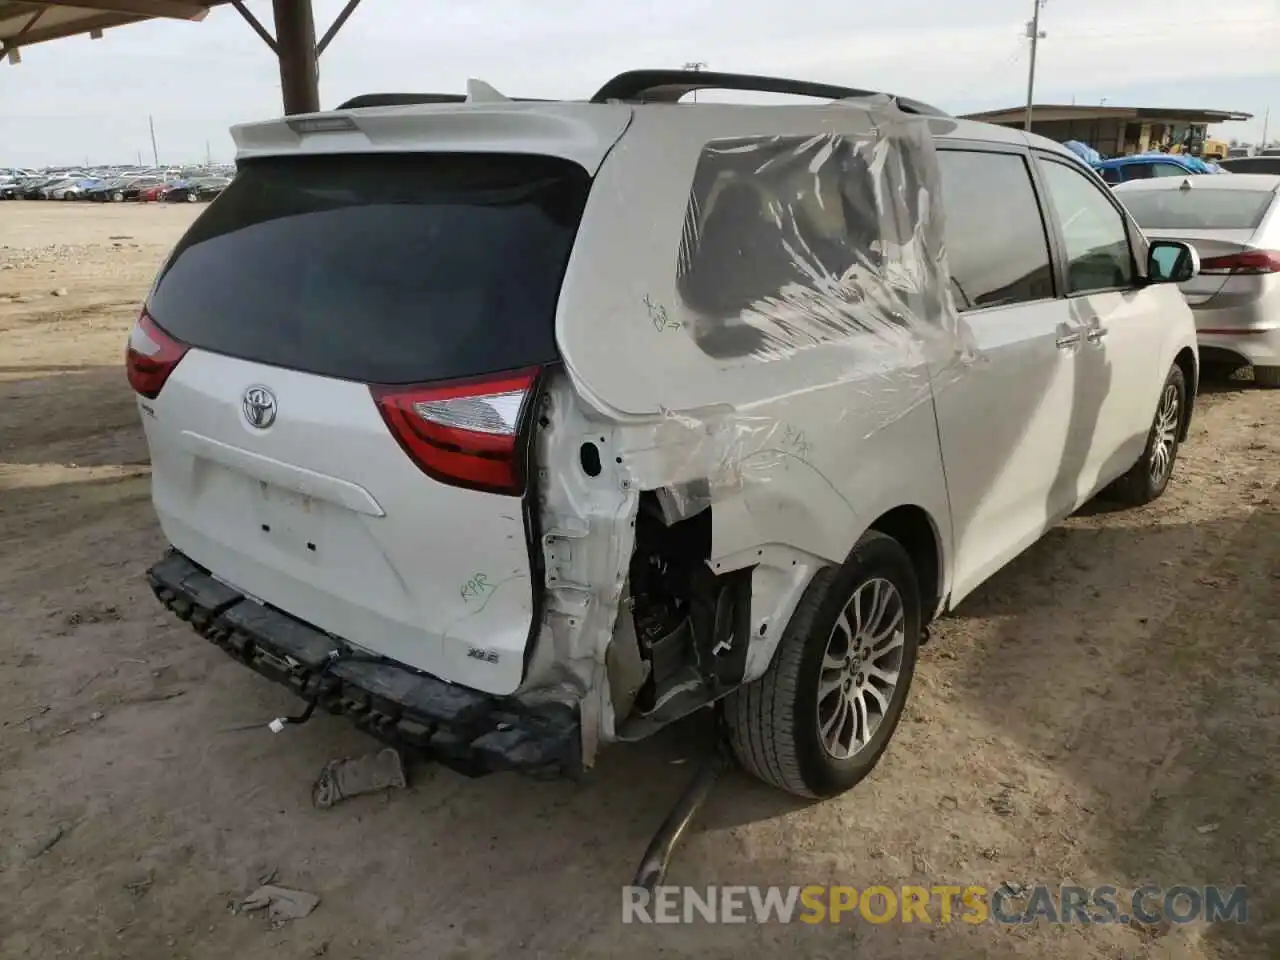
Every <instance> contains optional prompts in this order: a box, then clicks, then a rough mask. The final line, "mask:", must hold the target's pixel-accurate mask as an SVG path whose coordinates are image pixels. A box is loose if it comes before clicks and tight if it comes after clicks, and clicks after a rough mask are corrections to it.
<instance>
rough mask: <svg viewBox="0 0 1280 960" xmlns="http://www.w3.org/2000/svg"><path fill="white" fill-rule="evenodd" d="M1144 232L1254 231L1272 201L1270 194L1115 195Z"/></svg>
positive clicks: (1205, 191) (1207, 191)
mask: <svg viewBox="0 0 1280 960" xmlns="http://www.w3.org/2000/svg"><path fill="white" fill-rule="evenodd" d="M1116 196H1117V197H1119V198H1120V200H1121V201H1122V202H1123V203H1124V205H1125V207H1126V208H1128V210H1129V213H1131V214H1132V215H1133V219H1135V220H1136V221H1138V226H1140V227H1142V229H1143V230H1256V229H1257V227H1258V224H1260V223H1261V222H1262V218H1263V217H1264V216H1265V215H1266V212H1267V208H1268V207H1269V206H1270V205H1271V201H1272V200H1274V199H1275V193H1274V192H1273V191H1271V190H1214V189H1213V188H1212V187H1200V186H1196V187H1194V188H1192V189H1190V190H1181V189H1179V190H1135V191H1132V192H1128V191H1117V193H1116Z"/></svg>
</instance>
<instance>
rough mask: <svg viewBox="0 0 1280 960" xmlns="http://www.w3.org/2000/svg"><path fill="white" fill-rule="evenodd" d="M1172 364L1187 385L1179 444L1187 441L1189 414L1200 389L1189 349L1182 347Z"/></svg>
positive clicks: (1197, 374)
mask: <svg viewBox="0 0 1280 960" xmlns="http://www.w3.org/2000/svg"><path fill="white" fill-rule="evenodd" d="M1173 362H1174V363H1176V364H1177V365H1178V368H1179V369H1180V370H1181V371H1182V377H1183V380H1184V381H1185V382H1186V385H1187V396H1186V402H1185V403H1184V404H1183V405H1182V424H1181V426H1180V429H1179V433H1178V442H1179V443H1181V442H1182V441H1183V440H1186V439H1187V434H1188V433H1189V432H1190V430H1191V412H1192V408H1194V407H1195V405H1196V393H1197V392H1198V391H1199V388H1200V384H1199V372H1198V371H1197V370H1196V355H1195V353H1194V352H1193V351H1192V349H1191V348H1190V347H1183V348H1182V349H1181V350H1180V351H1178V355H1177V356H1176V357H1174V358H1173Z"/></svg>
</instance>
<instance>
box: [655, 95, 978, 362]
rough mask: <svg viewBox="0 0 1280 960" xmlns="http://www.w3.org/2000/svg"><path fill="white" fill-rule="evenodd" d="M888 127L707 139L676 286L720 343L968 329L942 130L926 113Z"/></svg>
mask: <svg viewBox="0 0 1280 960" xmlns="http://www.w3.org/2000/svg"><path fill="white" fill-rule="evenodd" d="M878 133H879V134H880V135H879V136H876V137H872V138H862V137H856V136H848V135H840V134H823V135H817V136H808V137H784V136H779V137H763V138H734V139H725V140H718V141H714V142H712V143H709V144H708V145H707V146H706V147H705V148H704V149H703V151H702V154H701V156H700V158H699V160H698V164H697V168H696V171H695V174H694V182H693V190H692V195H691V197H690V200H689V207H688V211H687V213H686V216H685V223H684V231H683V236H682V241H681V244H680V251H679V260H678V267H677V279H676V288H677V291H678V293H679V296H680V299H681V302H682V304H683V306H684V307H685V308H686V309H687V310H688V311H689V312H690V313H691V314H692V323H691V329H692V331H693V335H694V338H695V340H696V341H697V343H698V345H699V347H700V348H701V349H702V350H704V351H705V352H706V353H707V354H708V355H710V356H712V357H716V358H732V357H744V356H750V357H754V358H756V359H777V358H780V357H786V356H790V355H791V354H793V353H794V352H795V351H797V350H800V349H804V348H806V347H812V346H816V345H819V344H824V343H831V342H833V341H839V340H850V339H860V340H865V339H867V338H869V337H882V338H888V339H891V340H894V341H903V340H904V338H909V337H911V336H912V335H919V334H927V335H928V336H929V337H931V338H932V337H934V336H935V335H936V334H939V333H941V334H946V335H949V336H951V337H952V338H954V337H956V335H957V334H958V327H957V323H956V320H955V312H954V310H953V309H950V305H949V303H948V296H947V292H946V284H945V282H944V281H945V279H946V278H945V277H943V276H940V269H941V265H942V263H943V239H942V227H943V222H942V216H941V211H940V210H939V209H937V207H936V204H937V202H938V200H937V198H938V190H937V189H936V185H937V183H938V173H937V161H936V156H935V154H934V152H933V150H932V140H931V137H930V135H929V132H928V130H927V128H926V127H925V124H924V122H923V121H919V120H910V121H907V120H904V121H903V122H902V123H900V124H895V125H893V126H890V127H887V128H884V129H881V130H880V131H878ZM930 185H934V189H932V190H931V189H930Z"/></svg>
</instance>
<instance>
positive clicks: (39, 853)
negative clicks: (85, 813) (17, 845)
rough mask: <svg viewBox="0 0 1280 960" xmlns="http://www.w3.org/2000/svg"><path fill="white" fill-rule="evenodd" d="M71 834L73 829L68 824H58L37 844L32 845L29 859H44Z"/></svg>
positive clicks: (40, 838) (39, 839) (28, 853)
mask: <svg viewBox="0 0 1280 960" xmlns="http://www.w3.org/2000/svg"><path fill="white" fill-rule="evenodd" d="M70 832H71V827H70V826H69V825H68V824H65V823H60V824H58V825H57V826H55V827H54V828H53V829H52V830H50V831H49V832H48V833H46V834H45V835H44V836H42V837H39V838H37V840H36V842H35V843H33V844H32V845H31V849H30V850H28V851H27V859H29V860H35V859H38V858H39V857H43V856H44V855H45V854H46V853H48V852H49V851H50V850H52V849H53V848H54V846H56V845H57V843H58V842H59V841H60V840H62V838H63V837H65V836H66V835H67V834H68V833H70Z"/></svg>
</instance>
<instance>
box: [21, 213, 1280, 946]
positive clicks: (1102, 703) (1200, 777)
mask: <svg viewBox="0 0 1280 960" xmlns="http://www.w3.org/2000/svg"><path fill="white" fill-rule="evenodd" d="M194 213H195V211H194V210H193V209H191V208H188V207H186V206H185V205H184V206H172V207H169V206H164V205H149V206H145V207H139V206H136V205H106V206H86V205H81V204H74V205H73V204H53V203H7V204H0V245H2V246H3V249H0V544H3V546H2V547H0V678H3V683H0V903H3V907H0V956H3V957H5V958H19V957H41V958H43V957H61V956H93V957H130V958H138V960H141V958H153V957H154V958H166V960H172V958H181V957H185V958H214V957H219V958H221V957H232V956H234V957H240V958H255V957H288V958H307V957H318V956H327V957H332V958H337V960H347V958H368V960H393V958H408V957H414V958H419V957H438V958H463V957H469V958H480V957H499V956H501V957H509V956H532V957H560V956H571V955H572V956H610V957H650V956H654V955H661V956H664V957H681V956H687V957H694V956H696V957H699V958H712V957H731V956H733V957H738V956H757V955H758V956H764V955H768V956H773V955H776V954H779V953H781V952H783V951H786V952H789V953H794V954H795V955H798V956H808V957H833V958H834V957H840V958H860V957H861V958H870V957H910V958H938V960H966V958H977V957H1005V956H1017V957H1028V958H1030V957H1035V958H1044V960H1052V958H1076V957H1107V958H1128V957H1170V958H1173V957H1181V958H1188V960H1190V958H1208V957H1215V958H1217V957H1237V956H1238V957H1277V956H1280V896H1278V892H1277V881H1278V878H1280V763H1278V762H1277V758H1278V757H1280V656H1278V655H1277V654H1280V391H1271V392H1266V391H1261V390H1255V389H1253V388H1252V386H1251V385H1250V384H1249V383H1246V382H1229V383H1218V384H1210V385H1208V386H1207V388H1206V392H1205V394H1203V395H1202V398H1201V401H1200V409H1199V411H1198V416H1197V420H1196V423H1195V426H1194V429H1193V431H1192V436H1191V439H1190V441H1189V443H1187V444H1186V446H1184V448H1183V451H1182V457H1181V460H1180V461H1179V464H1178V468H1177V472H1176V475H1175V478H1174V482H1173V485H1172V486H1171V488H1170V489H1169V491H1168V493H1167V495H1166V496H1165V497H1164V498H1163V499H1162V500H1161V501H1160V502H1158V503H1157V504H1155V505H1153V506H1151V507H1148V508H1145V509H1142V510H1136V511H1128V512H1108V511H1106V510H1103V509H1101V508H1093V507H1090V508H1087V509H1086V510H1085V511H1083V512H1082V515H1079V516H1076V517H1074V518H1072V519H1071V520H1070V521H1068V522H1067V523H1066V524H1064V525H1063V526H1062V527H1061V528H1059V529H1057V530H1055V531H1053V532H1052V533H1051V534H1050V535H1049V536H1048V537H1047V538H1046V539H1045V540H1044V541H1043V542H1041V543H1040V544H1038V545H1037V546H1035V547H1034V548H1032V549H1031V550H1030V551H1029V552H1028V553H1027V554H1025V555H1024V556H1023V557H1022V558H1020V559H1019V560H1018V561H1016V562H1015V563H1014V564H1012V566H1010V567H1009V568H1008V569H1006V570H1005V571H1003V572H1001V573H1000V574H998V575H997V576H996V577H995V578H994V579H993V580H992V581H991V582H990V583H988V584H987V585H986V586H985V587H983V588H982V589H981V590H980V591H979V592H978V594H977V595H975V596H974V597H973V598H971V599H970V600H969V601H968V602H967V603H966V604H964V606H963V609H962V610H961V611H960V612H959V613H958V614H957V615H955V616H953V617H950V618H948V619H947V620H945V621H944V622H942V623H940V624H938V625H937V627H936V628H935V631H934V638H933V641H932V642H931V643H930V644H929V646H928V647H926V648H925V652H924V654H923V659H922V663H921V666H920V672H919V676H918V678H917V681H916V686H915V688H914V691H913V695H912V700H911V701H910V703H909V705H908V710H907V716H906V721H905V722H904V724H903V726H902V728H901V730H900V732H899V734H898V736H897V739H896V740H895V742H894V744H893V746H892V747H891V748H890V750H889V752H888V754H887V755H886V757H885V760H884V762H882V764H881V765H880V767H879V769H878V770H877V772H876V773H875V774H874V775H873V776H872V777H871V778H870V779H869V780H868V781H867V782H865V783H864V784H863V785H862V786H860V787H859V788H858V789H857V790H855V791H853V792H852V793H851V794H849V795H847V796H845V797H844V798H842V799H839V800H837V801H833V802H828V803H824V804H817V805H804V804H799V803H793V802H791V801H790V800H788V799H786V798H784V797H782V796H781V795H779V794H776V793H775V792H773V791H771V790H769V789H767V788H765V787H763V786H761V785H758V784H756V783H755V782H754V781H751V780H749V779H748V778H747V777H746V776H745V775H741V774H738V773H736V772H735V773H733V774H731V775H728V776H727V777H726V778H725V779H724V780H723V781H722V782H721V783H720V784H719V786H718V787H717V790H716V792H715V793H714V795H713V797H712V799H711V801H710V805H709V807H708V809H707V810H706V811H705V814H704V816H703V817H702V818H701V819H700V820H699V821H698V822H697V824H696V827H695V828H694V830H693V831H692V835H691V836H690V837H689V839H688V840H687V842H686V843H685V844H684V846H683V847H682V848H681V849H680V851H679V853H678V854H677V856H676V859H675V862H674V865H673V867H672V871H671V874H670V877H669V881H670V882H672V883H689V884H694V885H706V884H713V883H714V884H730V883H772V884H782V885H791V884H809V883H841V884H851V885H853V886H856V887H858V888H863V887H866V886H869V885H873V884H886V885H888V886H890V887H897V886H900V885H902V884H906V883H921V884H924V885H930V884H940V883H955V884H961V885H964V884H985V885H987V886H988V887H991V888H995V887H997V886H999V885H1000V884H1001V883H1005V882H1010V883H1017V884H1021V885H1024V886H1025V885H1029V884H1033V883H1040V882H1044V883H1051V884H1055V885H1056V884H1058V883H1062V882H1067V883H1072V882H1074V883H1080V884H1085V885H1092V884H1102V883H1110V884H1113V885H1115V886H1117V887H1120V888H1122V889H1123V888H1132V887H1135V886H1137V885H1139V884H1141V883H1143V882H1145V881H1148V880H1154V881H1156V882H1158V883H1162V884H1164V885H1166V886H1168V885H1172V884H1177V883H1187V884H1204V883H1219V884H1224V885H1227V886H1234V885H1236V884H1248V885H1249V886H1250V888H1251V895H1250V916H1249V923H1247V924H1246V925H1243V926H1238V925H1234V924H1227V925H1217V926H1213V927H1206V926H1202V925H1198V924H1192V925H1189V926H1186V927H1174V928H1172V929H1169V930H1154V931H1152V930H1140V929H1135V928H1131V927H1128V926H1119V925H1111V926H1093V927H1082V926H1079V925H1076V926H1051V925H1047V924H1044V923H1038V924H1035V925H1031V926H1023V927H1001V926H998V925H996V924H985V925H980V926H969V925H966V924H952V925H946V926H944V925H941V924H935V925H933V926H927V925H923V924H920V923H915V924H897V923H894V924H885V925H872V924H868V923H866V922H865V921H862V920H850V921H848V922H846V923H844V924H841V925H839V926H819V927H811V926H806V925H803V924H793V925H788V926H782V925H770V926H757V925H755V924H746V925H742V926H721V927H712V926H709V925H706V924H695V925H692V926H677V927H669V926H668V927H641V926H624V925H623V924H622V923H621V919H620V915H621V901H622V895H621V886H622V885H623V884H625V883H627V882H629V879H630V877H631V874H632V872H633V870H634V868H635V866H636V864H637V862H638V859H639V857H640V854H641V853H642V851H643V849H644V846H645V844H646V843H647V841H648V839H649V836H650V834H651V833H652V831H653V830H654V829H655V828H656V827H657V826H658V824H659V823H660V822H661V820H662V818H663V816H664V815H665V814H666V812H667V810H668V808H669V805H670V804H671V803H672V801H673V800H674V799H675V797H676V796H677V795H678V794H679V792H680V791H681V789H682V788H683V786H684V784H685V782H686V779H687V776H688V773H689V769H690V764H689V763H688V762H687V761H689V760H690V759H691V748H690V746H689V744H690V742H691V739H692V737H691V732H690V731H689V730H688V729H687V728H682V729H679V730H675V731H672V732H670V734H669V735H667V736H663V737H661V738H660V739H659V741H658V742H653V743H648V744H645V745H641V746H636V747H618V748H615V749H612V750H610V751H608V752H607V753H606V754H605V756H604V757H603V759H602V762H601V764H600V766H599V767H598V768H597V769H596V770H595V771H593V773H592V774H591V775H590V776H589V778H588V779H587V780H586V781H585V782H583V783H581V784H572V783H563V782H562V783H549V784H547V783H533V782H528V781H525V780H522V779H515V778H508V777H492V778H488V779H485V780H479V781H472V780H467V779H465V778H462V777H460V776H456V775H454V774H452V773H449V772H447V771H443V770H440V769H438V768H434V767H431V766H422V767H415V768H413V769H412V770H411V785H410V787H409V789H407V790H400V791H394V792H392V793H390V794H387V795H374V796H368V797H362V798H357V799H354V800H352V801H350V802H348V803H346V804H343V805H341V806H338V807H335V808H333V809H331V810H323V811H322V810H317V809H314V808H313V806H312V804H311V786H312V782H313V780H314V779H315V777H316V775H317V774H318V772H319V771H320V769H321V767H322V766H323V764H324V763H325V762H326V761H328V760H330V759H332V758H336V757H341V756H349V755H356V754H360V753H364V752H366V751H367V750H368V749H370V748H371V747H372V746H373V745H372V743H371V741H368V740H366V739H365V738H364V737H363V736H362V735H360V734H358V733H356V732H355V731H354V730H352V729H349V728H348V727H347V726H346V724H345V723H344V722H342V721H340V720H337V719H334V718H331V717H320V718H317V719H316V720H314V721H313V722H312V723H310V724H308V725H307V726H304V727H301V728H297V729H291V730H288V731H286V732H285V733H283V734H281V735H279V736H273V735H271V734H270V733H269V732H267V731H266V729H265V728H264V727H263V726H262V724H264V723H265V721H266V720H268V719H270V718H271V717H274V716H278V715H281V714H284V713H291V712H294V711H295V710H296V709H297V706H298V705H297V702H296V701H294V700H293V699H292V698H291V697H290V696H289V695H288V694H286V693H285V692H284V691H283V690H282V689H280V688H277V687H275V686H273V685H272V684H270V683H269V682H267V681H266V680H263V679H260V678H258V677H257V676H255V675H253V674H252V673H250V672H249V671H248V670H246V669H245V668H243V667H241V666H239V665H237V664H235V663H233V662H232V661H231V660H230V659H229V658H227V657H226V656H225V655H224V654H222V653H221V652H219V651H218V650H216V649H215V648H214V647H212V645H210V644H208V643H207V642H205V641H204V640H201V639H200V638H198V637H197V636H196V635H195V634H194V633H193V632H192V631H191V630H190V629H189V628H188V627H186V626H185V625H183V624H180V623H177V622H175V621H174V620H173V618H171V617H170V616H169V615H168V614H167V613H165V612H163V611H162V610H161V609H160V607H159V605H158V604H157V603H156V602H155V600H154V599H153V598H152V597H151V595H150V593H149V591H148V589H147V587H146V585H145V583H144V580H143V572H144V570H145V569H146V567H147V566H148V565H149V564H150V563H152V562H153V561H154V560H155V559H156V558H157V557H158V556H159V554H160V552H161V550H162V549H163V546H164V544H163V542H162V540H161V536H160V532H159V529H158V528H157V526H156V523H155V521H154V518H153V515H152V512H151V507H150V504H149V502H148V466H147V452H146V448H145V445H144V443H143V441H142V435H141V432H140V429H139V426H138V423H137V416H136V412H135V408H134V404H133V400H132V397H131V394H130V392H129V390H128V387H127V385H126V382H125V379H124V374H123V371H122V369H121V355H122V351H123V346H124V340H125V335H126V331H127V330H128V327H129V325H130V323H131V322H132V320H133V318H134V316H135V314H136V310H137V306H138V304H139V302H140V300H141V298H142V296H143V295H144V294H145V292H146V290H147V287H148V285H149V283H150V281H151V278H152V276H153V273H154V271H155V269H156V267H157V266H158V263H159V261H160V259H161V257H162V256H163V254H164V252H165V251H166V249H167V248H168V246H169V245H170V244H171V243H172V242H173V241H174V240H175V239H176V237H177V236H178V234H179V232H180V231H181V230H182V228H183V227H184V225H185V224H187V223H188V222H189V221H190V219H191V217H192V216H193V215H194ZM55 291H56V292H57V294H58V295H55ZM246 724H257V726H256V727H255V728H254V729H244V728H245V725H246ZM55 838H56V842H54V843H53V844H52V846H49V844H50V843H51V842H52V841H54V840H55ZM42 851H43V852H42ZM268 875H274V876H276V878H277V882H278V883H280V884H282V885H284V886H289V887H295V888H299V889H303V890H308V891H312V892H314V893H316V894H318V895H319V896H320V897H321V902H320V905H319V907H318V908H317V909H316V910H315V912H314V913H312V914H311V915H310V916H309V917H307V918H305V919H302V920H296V921H293V922H292V923H290V924H287V925H284V926H281V927H279V928H273V927H272V925H271V924H270V923H268V922H267V921H266V920H265V919H264V918H262V917H261V916H258V915H253V916H246V915H233V914H232V913H231V912H230V911H229V909H228V907H229V904H231V903H232V902H234V901H236V900H237V899H238V898H240V897H243V896H245V895H246V894H247V893H248V892H250V891H251V890H252V889H253V888H255V887H256V886H257V885H258V883H259V881H260V880H261V878H263V877H264V876H268Z"/></svg>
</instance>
